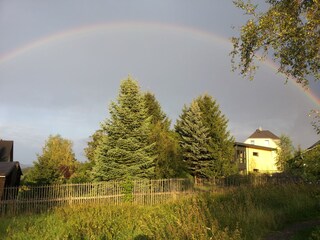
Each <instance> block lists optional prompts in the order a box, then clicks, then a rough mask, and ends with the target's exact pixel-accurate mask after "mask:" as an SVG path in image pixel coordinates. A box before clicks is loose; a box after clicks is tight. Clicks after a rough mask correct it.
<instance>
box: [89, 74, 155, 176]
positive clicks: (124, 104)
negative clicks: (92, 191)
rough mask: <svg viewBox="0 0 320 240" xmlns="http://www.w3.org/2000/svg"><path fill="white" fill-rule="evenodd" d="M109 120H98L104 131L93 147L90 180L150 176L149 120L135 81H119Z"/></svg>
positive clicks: (152, 173)
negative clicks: (95, 146)
mask: <svg viewBox="0 0 320 240" xmlns="http://www.w3.org/2000/svg"><path fill="white" fill-rule="evenodd" d="M110 116H111V119H109V120H106V121H105V122H104V123H102V129H103V130H104V131H105V132H106V135H104V136H103V137H102V139H101V141H100V142H99V145H98V147H97V148H96V150H95V154H94V162H95V166H94V167H93V170H92V176H93V178H94V180H113V179H128V178H131V179H139V178H152V177H154V159H155V151H154V145H155V144H154V143H150V141H149V136H150V121H151V118H150V116H148V114H147V109H146V106H145V101H144V98H143V95H142V94H141V92H140V88H139V85H138V83H137V82H136V81H134V80H133V79H131V78H130V77H128V79H126V80H124V81H122V82H121V85H120V93H119V96H118V98H117V101H116V102H112V103H111V106H110Z"/></svg>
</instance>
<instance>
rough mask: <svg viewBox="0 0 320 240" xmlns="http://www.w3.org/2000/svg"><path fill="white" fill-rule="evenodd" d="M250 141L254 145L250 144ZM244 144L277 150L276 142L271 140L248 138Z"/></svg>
mask: <svg viewBox="0 0 320 240" xmlns="http://www.w3.org/2000/svg"><path fill="white" fill-rule="evenodd" d="M252 141H254V143H252ZM244 143H246V144H254V145H257V146H263V147H270V148H278V144H277V141H275V140H273V139H271V138H248V139H247V140H246V141H245V142H244Z"/></svg>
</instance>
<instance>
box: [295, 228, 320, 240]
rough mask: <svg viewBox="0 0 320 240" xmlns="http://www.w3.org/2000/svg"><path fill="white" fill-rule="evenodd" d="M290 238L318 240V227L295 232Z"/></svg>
mask: <svg viewBox="0 0 320 240" xmlns="http://www.w3.org/2000/svg"><path fill="white" fill-rule="evenodd" d="M291 240H320V227H311V228H307V229H304V230H301V231H299V232H297V233H296V234H295V235H294V236H293V237H292V238H291Z"/></svg>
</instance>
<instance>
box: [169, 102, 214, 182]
mask: <svg viewBox="0 0 320 240" xmlns="http://www.w3.org/2000/svg"><path fill="white" fill-rule="evenodd" d="M201 115H202V113H201V110H200V107H199V105H198V103H197V102H196V101H193V102H192V103H191V105H190V107H189V108H187V107H186V106H185V107H184V109H183V113H182V114H181V115H180V119H179V120H177V124H176V126H175V128H176V131H177V133H178V134H179V135H180V145H181V149H182V156H183V161H184V162H185V163H186V168H187V171H188V172H189V173H190V174H191V175H192V176H194V177H197V178H203V177H210V175H211V174H210V171H211V169H212V157H211V154H210V152H209V141H210V138H209V129H208V128H207V127H206V126H205V125H204V123H203V121H202V116H201Z"/></svg>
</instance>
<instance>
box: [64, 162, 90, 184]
mask: <svg viewBox="0 0 320 240" xmlns="http://www.w3.org/2000/svg"><path fill="white" fill-rule="evenodd" d="M92 167H93V162H90V161H87V162H83V163H80V162H79V163H77V165H76V167H75V170H74V173H73V174H72V175H71V177H70V179H69V180H68V182H69V183H87V182H90V181H91V180H92V179H91V178H90V172H91V171H92Z"/></svg>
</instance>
